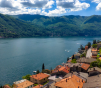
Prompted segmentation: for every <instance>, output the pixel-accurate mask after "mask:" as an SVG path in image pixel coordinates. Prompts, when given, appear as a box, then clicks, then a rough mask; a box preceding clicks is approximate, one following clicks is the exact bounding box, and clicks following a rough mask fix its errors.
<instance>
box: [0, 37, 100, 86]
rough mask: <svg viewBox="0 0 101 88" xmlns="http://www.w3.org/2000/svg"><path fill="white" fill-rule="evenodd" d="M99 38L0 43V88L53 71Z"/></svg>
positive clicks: (14, 40) (4, 40) (27, 40)
mask: <svg viewBox="0 0 101 88" xmlns="http://www.w3.org/2000/svg"><path fill="white" fill-rule="evenodd" d="M94 39H97V40H101V37H62V38H45V37H44V38H14V39H13V38H12V39H0V85H4V84H13V82H14V81H18V80H20V79H22V76H24V75H27V74H31V75H32V73H33V71H36V70H40V71H41V69H42V64H43V63H44V65H45V69H51V67H52V69H53V68H55V67H56V66H57V65H61V63H63V62H66V60H67V57H70V56H72V55H73V54H75V52H77V51H78V48H79V47H80V45H81V44H82V45H84V46H85V45H86V44H87V43H88V42H92V41H93V40H94Z"/></svg>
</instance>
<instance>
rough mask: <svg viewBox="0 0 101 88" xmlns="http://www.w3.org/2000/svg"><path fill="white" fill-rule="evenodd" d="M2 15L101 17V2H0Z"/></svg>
mask: <svg viewBox="0 0 101 88" xmlns="http://www.w3.org/2000/svg"><path fill="white" fill-rule="evenodd" d="M0 13H2V14H9V15H18V14H40V15H45V16H63V15H80V16H91V15H101V0H0Z"/></svg>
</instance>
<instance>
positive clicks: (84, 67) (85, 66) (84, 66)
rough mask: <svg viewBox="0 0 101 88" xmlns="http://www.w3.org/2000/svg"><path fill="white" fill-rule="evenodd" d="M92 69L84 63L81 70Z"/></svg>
mask: <svg viewBox="0 0 101 88" xmlns="http://www.w3.org/2000/svg"><path fill="white" fill-rule="evenodd" d="M89 67H90V65H89V64H85V63H82V65H81V68H83V69H85V70H87V69H88V68H89Z"/></svg>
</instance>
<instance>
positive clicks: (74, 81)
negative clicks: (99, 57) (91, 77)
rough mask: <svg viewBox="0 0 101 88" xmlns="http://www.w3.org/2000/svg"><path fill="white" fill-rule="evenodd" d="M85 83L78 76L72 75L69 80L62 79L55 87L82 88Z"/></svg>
mask: <svg viewBox="0 0 101 88" xmlns="http://www.w3.org/2000/svg"><path fill="white" fill-rule="evenodd" d="M84 83H85V81H84V80H82V79H81V78H79V77H78V76H76V75H72V76H70V77H68V78H65V79H62V80H61V81H59V82H56V83H55V86H56V88H82V87H83V84H84Z"/></svg>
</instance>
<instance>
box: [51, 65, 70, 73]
mask: <svg viewBox="0 0 101 88" xmlns="http://www.w3.org/2000/svg"><path fill="white" fill-rule="evenodd" d="M58 71H63V72H65V73H69V72H70V68H69V67H68V66H61V65H58V66H57V67H56V68H55V69H54V70H53V71H52V73H56V72H58Z"/></svg>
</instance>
